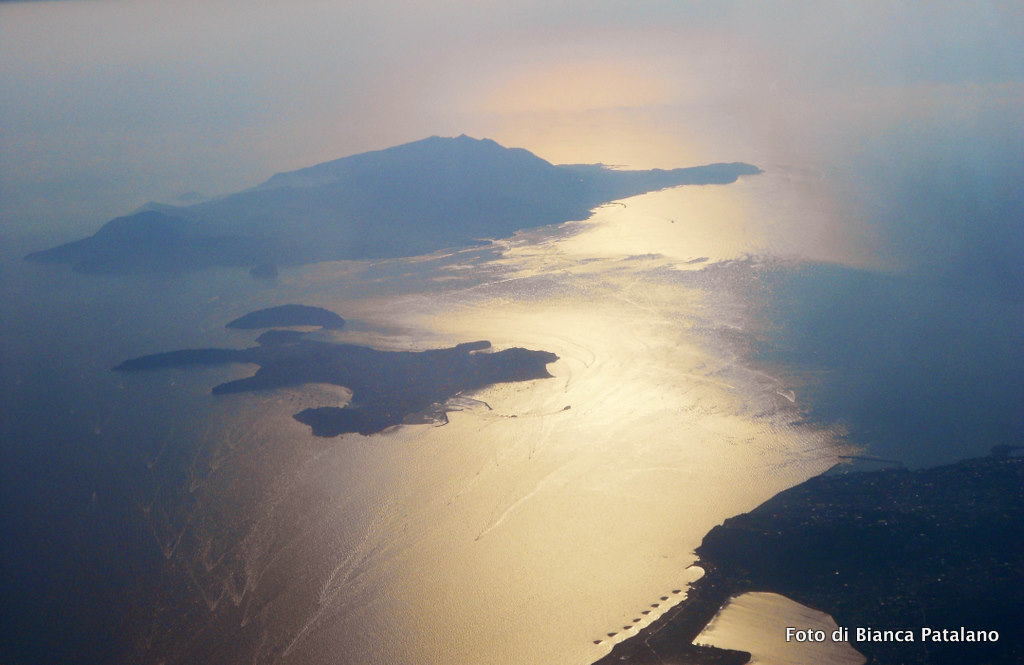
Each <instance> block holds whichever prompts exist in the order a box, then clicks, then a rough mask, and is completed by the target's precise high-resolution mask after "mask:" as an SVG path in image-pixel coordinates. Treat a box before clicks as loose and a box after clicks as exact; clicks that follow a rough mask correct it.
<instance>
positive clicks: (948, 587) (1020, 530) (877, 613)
mask: <svg viewBox="0 0 1024 665" xmlns="http://www.w3.org/2000/svg"><path fill="white" fill-rule="evenodd" d="M997 448H999V447H997ZM994 452H995V453H996V454H994V455H993V456H990V457H986V458H979V459H969V460H964V461H961V462H958V463H956V464H951V465H946V466H940V467H935V468H928V469H918V470H914V471H909V470H906V469H887V470H883V471H874V472H861V473H848V474H836V475H825V476H819V477H817V478H812V479H811V480H808V481H807V482H805V483H803V484H801V485H798V486H796V487H794V488H792V489H789V490H787V491H785V492H782V493H780V494H778V495H776V496H775V497H774V498H772V499H770V500H769V501H767V502H765V503H764V504H762V505H761V506H759V507H758V508H756V509H755V510H753V511H751V512H750V513H747V514H745V515H739V516H737V517H733V518H730V519H728V520H726V521H725V523H724V524H722V525H720V526H717V527H715V528H714V529H712V530H711V531H710V532H709V533H708V534H707V536H705V537H704V541H703V543H702V544H701V545H700V547H698V548H697V550H696V554H697V555H698V557H699V561H698V563H697V565H699V566H701V567H702V568H704V569H705V571H706V573H705V575H704V576H703V577H702V578H701V579H699V580H697V581H696V582H694V583H693V584H691V585H690V589H689V590H688V592H687V596H686V598H685V599H684V600H683V601H682V602H681V603H680V604H679V605H677V606H675V607H673V608H672V609H670V610H669V611H668V612H666V613H665V615H664V616H662V617H661V618H659V619H658V620H657V621H656V622H654V623H652V624H651V625H650V626H648V627H647V628H645V629H644V630H643V631H641V632H640V633H639V634H637V635H636V636H634V637H632V638H630V639H628V640H626V641H624V642H622V643H620V644H617V645H615V647H614V648H613V649H612V652H611V653H610V654H609V655H608V656H606V657H605V658H602V659H601V660H600V661H598V663H599V665H612V664H613V663H614V664H616V665H621V664H623V663H627V664H632V665H638V664H644V665H647V664H654V663H659V664H660V663H669V662H671V663H691V664H695V665H704V664H709V663H730V664H740V663H745V662H747V661H748V660H749V658H750V654H747V653H745V652H740V651H729V650H724V649H716V648H714V647H699V646H695V645H693V644H692V642H693V640H694V639H695V638H696V637H697V636H698V635H699V634H700V632H701V631H702V630H703V628H704V627H705V626H706V625H707V624H708V622H709V621H711V619H712V618H713V617H714V616H715V614H716V613H717V612H718V610H719V609H720V608H721V607H722V606H723V605H724V604H725V603H726V601H727V600H728V599H730V598H732V597H735V596H738V595H740V594H743V593H747V592H750V591H766V592H773V593H778V594H782V595H784V596H786V597H788V598H791V599H793V600H795V601H797V602H799V603H802V604H804V605H806V606H808V607H813V608H816V609H819V610H821V611H823V612H827V613H828V614H830V615H832V617H833V618H834V619H835V621H836V623H837V624H839V625H840V626H844V627H847V628H849V630H850V644H851V646H853V648H855V649H857V650H858V651H860V652H861V653H863V654H864V655H865V656H867V658H868V662H869V663H871V664H872V665H876V664H879V665H911V664H914V663H922V664H923V663H931V664H937V665H963V664H965V663H1021V662H1024V639H1022V638H1021V632H1020V618H1021V617H1022V616H1024V594H1022V593H1021V591H1020V590H1021V589H1022V588H1024V459H1022V458H1020V457H1012V456H1006V455H1000V454H999V453H1000V452H1003V451H1002V450H997V451H994ZM857 627H861V628H870V629H873V630H878V631H885V630H891V631H906V630H909V631H912V632H913V634H914V635H915V636H916V640H915V641H913V642H901V641H876V640H864V641H857V640H856V639H855V638H854V635H855V628H857ZM961 627H963V628H965V629H966V630H967V631H972V630H974V631H997V632H998V634H999V640H998V641H995V642H992V641H988V642H971V641H942V642H935V641H932V639H927V640H922V639H921V636H922V633H923V632H924V631H923V629H925V628H928V629H931V630H932V631H939V632H940V633H941V631H942V630H946V629H948V630H949V631H950V632H952V631H956V630H958V629H960V628H961ZM797 628H799V627H797ZM931 635H932V636H933V637H934V635H935V633H931Z"/></svg>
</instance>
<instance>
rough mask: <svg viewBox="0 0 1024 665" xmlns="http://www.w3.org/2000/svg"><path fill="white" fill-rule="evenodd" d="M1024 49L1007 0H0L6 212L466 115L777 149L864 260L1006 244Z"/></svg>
mask: <svg viewBox="0 0 1024 665" xmlns="http://www.w3.org/2000/svg"><path fill="white" fill-rule="evenodd" d="M1022 47H1024V7H1022V5H1021V4H1020V3H1017V2H960V3H950V2H945V3H944V2H900V3H808V2H739V3H720V2H677V1H671V2H669V1H665V2H659V1H647V2H644V1H641V2H610V1H598V2H595V1H593V0H590V1H588V2H581V1H573V2H560V3H552V2H542V1H539V0H528V1H525V2H514V3H510V2H469V1H463V0H455V1H452V2H444V3H417V2H407V1H404V2H403V1H398V2H356V1H352V2H326V1H322V0H321V1H312V2H308V1H306V2H299V1H293V0H277V1H264V2H246V3H242V2H236V1H229V0H213V1H212V2H193V1H191V0H186V1H184V2H173V3H172V2H143V1H138V0H62V1H54V2H48V1H42V2H0V132H2V133H0V148H2V150H0V229H2V231H0V233H3V234H4V235H6V236H8V237H9V238H12V239H16V240H20V241H21V242H23V243H27V244H29V245H31V248H32V249H36V248H40V247H42V246H45V245H46V244H47V243H51V242H54V241H66V240H71V239H74V238H76V237H79V236H81V235H84V234H86V233H90V232H92V231H94V230H95V229H96V228H98V227H99V226H100V225H101V224H102V223H103V222H105V221H107V220H108V219H110V218H112V217H114V216H117V215H119V214H124V213H126V212H128V211H130V210H132V209H134V208H135V207H137V206H139V205H142V204H144V203H146V202H147V201H151V200H159V201H164V202H171V203H178V202H182V203H184V202H189V201H191V200H194V199H195V198H196V197H198V196H215V195H220V194H224V193H228V192H232V191H237V190H238V189H241V188H244V187H249V186H252V185H255V184H257V183H258V182H260V181H262V180H264V179H266V178H267V177H269V176H270V175H272V174H273V173H276V172H280V171H285V170H290V169H294V168H299V167H302V166H307V165H311V164H314V163H318V162H322V161H326V160H329V159H334V158H337V157H341V156H344V155H348V154H353V153H357V152H362V151H365V150H372V149H378V148H384V147H388V146H391V145H396V144H399V143H403V142H407V141H412V140H416V139H419V138H423V137H426V136H430V135H442V136H454V135H458V134H462V133H467V134H469V135H471V136H476V137H488V138H493V139H495V140H497V141H498V142H499V143H502V144H503V145H507V146H516V147H524V148H527V149H529V150H531V151H532V152H534V153H536V154H538V155H539V156H541V157H543V158H545V159H548V160H549V161H552V162H555V163H570V162H603V163H607V164H615V165H623V166H630V167H635V168H651V167H662V168H666V167H676V166H689V165H694V164H700V163H708V162H715V161H746V162H750V163H754V164H756V165H758V166H760V167H762V168H764V169H766V170H771V169H776V170H778V169H788V170H789V171H791V172H792V173H795V174H802V177H801V178H800V182H799V184H798V185H794V186H795V187H799V188H801V192H802V194H803V195H806V196H808V197H824V198H826V199H828V200H829V201H830V203H831V204H832V206H831V207H832V208H833V209H834V210H835V214H834V219H830V220H829V222H828V223H830V224H834V225H835V226H836V230H837V231H836V232H837V233H838V234H839V236H840V237H842V238H845V239H846V240H847V241H848V242H849V243H851V244H854V245H857V246H859V247H862V248H863V251H864V253H866V254H870V255H871V257H872V258H873V260H877V262H878V263H879V265H883V266H885V267H888V268H892V267H894V266H896V267H899V266H908V265H909V266H914V267H919V266H931V267H933V268H934V267H935V266H937V265H940V264H941V265H947V266H948V265H954V264H957V262H967V263H971V264H974V263H975V262H976V261H977V260H978V259H985V258H988V257H989V256H990V255H995V256H996V258H997V259H999V260H1000V261H1007V260H1011V261H1012V260H1014V259H1015V258H1016V257H1017V256H1020V254H1019V253H1017V250H1021V251H1024V239H1022V237H1021V231H1020V230H1019V229H1018V228H1016V227H1019V226H1020V225H1019V224H1017V223H1016V220H1019V219H1021V218H1022V217H1021V214H1020V213H1024V205H1022V201H1021V194H1020V193H1019V191H1018V190H1019V189H1020V188H1019V187H1018V185H1017V183H1019V182H1021V176H1022V175H1024V173H1021V171H1024V164H1022V161H1024V160H1021V158H1020V155H1022V154H1024V120H1022V118H1024V56H1022V53H1024V48H1022ZM965 185H969V187H965ZM1014 215H1017V217H1016V220H1014V221H1013V222H1010V221H1008V220H1010V219H1011V218H1013V216H1014ZM996 272H997V273H998V272H999V271H998V270H997V271H996Z"/></svg>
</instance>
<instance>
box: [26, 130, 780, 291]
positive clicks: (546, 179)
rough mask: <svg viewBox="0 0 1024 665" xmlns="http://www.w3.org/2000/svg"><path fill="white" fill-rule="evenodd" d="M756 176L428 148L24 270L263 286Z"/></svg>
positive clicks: (360, 159)
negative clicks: (67, 269)
mask: <svg viewBox="0 0 1024 665" xmlns="http://www.w3.org/2000/svg"><path fill="white" fill-rule="evenodd" d="M757 173H760V170H759V169H758V168H757V167H755V166H751V165H750V164H742V163H729V164H709V165H705V166H696V167H690V168H678V169H670V170H662V169H653V170H648V171H625V170H618V169H610V168H606V167H604V166H602V165H600V164H591V165H559V166H556V165H554V164H551V163H549V162H546V161H545V160H543V159H541V158H540V157H537V156H536V155H533V154H531V153H530V152H527V151H526V150H522V149H518V148H515V149H509V148H505V147H502V146H500V145H498V144H497V143H495V142H494V141H491V140H487V139H482V140H478V139H473V138H470V137H468V136H459V137H457V138H442V137H438V136H434V137H431V138H428V139H423V140H422V141H415V142H413V143H407V144H405V145H400V146H396V147H393V148H388V149H386V150H378V151H374V152H367V153H362V154H359V155H353V156H350V157H343V158H341V159H337V160H334V161H331V162H325V163H323V164H318V165H316V166H311V167H308V168H304V169H299V170H297V171H290V172H287V173H279V174H277V175H275V176H273V177H272V178H270V179H269V180H267V181H266V182H264V183H262V184H260V185H258V186H256V187H253V188H251V189H247V190H244V191H241V192H238V193H236V194H231V195H229V196H223V197H220V198H216V199H213V200H210V201H205V202H202V203H196V204H193V205H188V206H171V205H166V204H160V203H152V204H148V205H146V206H143V207H142V208H140V209H138V210H136V211H134V212H132V213H130V214H127V215H125V216H123V217H118V218H116V219H113V220H111V221H110V222H107V223H106V224H105V225H104V226H103V227H102V228H101V229H99V230H98V231H97V232H96V233H94V234H93V235H91V236H89V237H87V238H83V239H81V240H76V241H73V242H69V243H66V244H63V245H60V246H58V247H53V248H50V249H46V250H42V251H38V252H33V253H32V254H30V255H29V256H28V257H27V258H29V259H31V260H34V261H47V262H54V263H68V264H71V265H72V266H73V267H74V269H75V270H78V271H80V272H105V273H111V272H113V273H152V272H167V271H171V272H175V271H184V270H194V269H200V268H207V267H211V266H243V267H247V268H252V269H253V274H254V276H256V277H267V278H270V277H273V276H274V275H275V274H276V273H277V267H278V266H289V265H299V264H306V263H316V262H319V261H331V260H338V259H371V258H393V257H401V256H415V255H419V254H426V253H429V252H433V251H436V250H439V249H444V248H449V247H465V246H470V245H474V244H480V243H481V242H484V241H485V240H486V239H488V238H503V237H508V236H511V235H512V234H513V233H515V232H516V231H518V230H520V229H526V228H535V227H540V226H546V225H549V224H559V223H562V222H567V221H571V220H579V219H585V218H587V217H588V216H589V214H590V211H591V210H592V209H593V208H595V207H597V206H599V205H601V204H602V203H606V202H608V201H612V200H615V199H619V198H625V197H628V196H634V195H637V194H643V193H645V192H649V191H653V190H657V189H663V188H665V187H674V186H677V185H708V184H726V183H730V182H733V181H735V180H736V179H737V178H739V177H740V176H743V175H753V174H757Z"/></svg>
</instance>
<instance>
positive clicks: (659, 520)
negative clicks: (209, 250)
mask: <svg viewBox="0 0 1024 665" xmlns="http://www.w3.org/2000/svg"><path fill="white" fill-rule="evenodd" d="M752 182H756V181H752ZM735 187H736V188H737V189H736V190H729V189H728V188H704V189H699V190H687V189H685V188H684V189H679V190H670V191H668V192H661V193H658V194H653V195H649V196H647V197H638V198H637V199H632V200H629V201H627V202H626V206H625V207H623V206H609V207H607V208H604V209H602V210H600V211H598V213H597V215H596V216H595V218H594V219H593V220H591V221H590V222H587V223H581V224H572V225H568V226H566V227H562V228H560V229H541V230H538V231H536V232H533V233H531V234H528V235H523V236H520V237H517V238H516V239H514V240H513V241H507V242H503V243H499V245H498V246H496V247H495V248H493V249H475V250H467V251H464V252H457V253H451V254H442V255H436V256H432V257H423V258H415V259H408V260H396V261H386V262H379V263H376V264H365V263H331V264H321V265H318V266H309V267H305V268H301V269H295V270H288V271H284V272H283V274H282V276H281V277H280V279H279V280H278V281H277V282H276V283H264V282H257V281H254V280H252V279H251V278H249V276H248V275H247V274H245V273H244V271H228V270H223V271H217V270H215V271H206V272H203V273H200V274H196V275H187V276H168V277H157V278H121V277H95V276H82V275H74V274H69V273H68V272H66V271H65V270H63V269H61V268H54V267H48V266H38V265H33V264H25V263H23V262H20V261H18V260H16V256H8V257H5V261H4V264H3V277H2V279H3V293H2V297H3V298H4V301H3V309H4V312H5V315H4V317H3V323H2V325H3V364H2V372H3V375H2V381H3V383H2V390H3V400H2V401H3V406H2V409H3V421H2V422H3V438H4V452H3V454H4V463H3V473H4V476H3V483H2V487H3V489H2V491H3V503H4V506H5V509H4V510H3V511H0V512H2V519H3V520H4V524H3V528H4V533H5V534H10V536H11V537H5V538H4V539H3V544H2V547H3V550H2V553H3V561H4V570H3V575H4V581H3V584H4V587H5V596H6V597H9V598H11V599H12V601H13V602H5V603H4V609H3V612H4V628H3V630H4V633H5V639H4V640H3V642H4V643H5V644H6V645H8V646H5V647H3V648H4V649H7V650H8V651H9V653H5V654H4V658H3V660H4V661H5V662H37V661H45V660H50V661H53V660H65V661H78V662H109V661H111V660H123V659H130V660H132V661H133V662H152V663H158V662H167V663H176V662H181V663H185V662H242V661H245V662H259V663H275V662H289V663H389V664H393V663H419V664H422V663H450V662H459V663H488V664H492V663H517V664H521V663H537V664H548V663H581V664H582V663H588V662H592V661H593V660H595V659H597V658H599V657H600V656H602V655H603V654H604V653H606V652H607V651H608V650H609V649H610V648H611V646H612V644H614V642H616V641H618V640H621V639H623V638H625V637H628V636H629V635H631V634H633V633H635V632H636V630H637V629H638V628H640V627H642V626H643V625H645V624H646V623H648V622H649V621H651V620H652V619H654V618H655V617H656V616H658V615H659V614H660V613H661V612H662V611H664V610H665V609H667V607H668V605H669V604H670V603H671V602H673V601H674V600H676V599H678V598H679V597H680V596H679V595H678V594H674V593H673V591H674V590H675V589H685V586H686V583H687V582H688V581H689V577H688V575H689V573H688V572H687V570H686V568H687V566H688V565H689V564H690V563H691V562H692V560H693V555H692V550H693V548H694V547H695V546H696V545H697V544H699V542H700V539H701V538H702V537H703V535H704V533H706V532H707V531H708V530H709V529H710V528H711V527H712V526H714V525H715V524H718V523H720V522H721V521H722V520H723V519H725V518H726V517H728V516H731V515H734V514H736V513H739V512H743V511H746V510H749V509H751V508H753V507H754V506H756V505H757V504H759V503H760V502H762V501H764V500H765V499H767V498H769V497H770V496H772V495H773V494H774V493H776V492H777V491H779V490H781V489H783V488H786V487H789V486H792V485H794V484H796V483H799V482H800V481H802V480H804V479H805V478H807V477H810V476H812V475H814V474H817V473H821V472H823V471H825V470H826V469H828V468H829V467H831V466H832V465H833V464H835V463H836V461H837V456H838V455H840V454H844V453H851V452H855V448H854V447H853V446H854V444H858V443H859V441H856V440H844V439H843V438H842V437H841V435H842V434H844V433H849V432H850V431H851V430H855V429H856V428H855V426H851V425H850V423H854V424H856V422H858V421H857V420H856V419H853V418H850V417H847V415H848V411H842V408H846V407H848V406H849V405H848V404H845V405H844V403H843V402H842V400H841V399H838V401H834V402H830V401H828V400H827V399H825V398H820V399H818V401H816V402H814V403H811V402H809V401H808V395H816V396H820V395H826V396H827V394H828V393H827V391H826V389H827V387H828V386H829V385H832V384H830V383H829V382H827V381H822V380H821V377H822V376H826V375H827V376H832V374H829V372H839V373H842V372H844V371H848V369H849V367H852V366H854V365H855V363H851V364H850V365H849V367H848V366H843V365H838V366H835V365H836V363H832V365H830V366H827V367H820V366H819V365H820V363H819V364H814V363H813V362H811V360H813V359H814V358H817V357H820V353H821V349H820V348H816V347H813V346H807V345H806V344H804V343H803V342H804V341H807V340H808V339H811V338H814V337H815V334H816V333H815V330H816V328H814V326H812V325H810V324H804V325H803V327H802V328H801V327H800V325H798V324H799V323H800V321H799V320H798V317H797V314H800V313H804V312H807V311H810V310H809V309H808V307H806V306H803V305H800V299H801V298H804V299H810V300H809V301H813V298H812V296H813V295H814V294H815V293H817V291H815V288H817V287H814V288H811V287H810V286H807V284H815V285H817V284H819V283H820V280H817V279H814V280H811V281H810V282H806V283H804V284H805V286H804V287H801V286H799V284H800V282H799V279H798V278H792V277H790V276H791V275H794V274H797V275H799V274H801V273H800V271H799V270H797V271H793V270H788V271H787V270H784V269H780V268H778V266H777V265H776V264H775V263H773V262H770V261H762V260H752V259H749V258H748V257H749V255H758V254H763V253H768V252H777V253H780V254H787V253H797V254H800V253H811V254H813V252H809V251H805V250H806V249H807V248H801V247H800V242H802V241H803V240H801V238H802V236H801V235H800V234H799V233H789V232H785V231H784V230H779V228H778V225H776V227H775V229H774V231H773V233H770V234H760V235H759V234H757V233H752V232H751V231H750V225H751V224H753V222H752V221H751V219H750V217H749V215H750V214H751V212H750V210H751V206H752V205H753V204H754V203H756V202H757V196H762V195H763V193H764V188H765V187H766V185H765V184H764V183H763V182H762V183H758V184H757V185H756V186H754V185H749V186H746V189H744V187H745V185H744V183H739V184H738V185H736V186H735ZM733 191H736V192H739V193H740V196H739V198H738V199H736V198H734V194H733V193H731V192H733ZM709 215H719V216H720V217H721V219H722V220H726V221H728V222H729V223H728V224H725V223H723V225H722V228H721V232H720V233H718V234H717V235H716V234H709V233H708V232H707V229H706V223H707V220H708V219H709ZM744 215H748V216H747V217H745V216H744ZM763 238H767V240H763V241H762V239H763ZM787 243H788V244H787ZM12 254H13V251H12ZM705 266H712V267H708V268H706V269H704V270H701V268H705ZM780 276H781V277H780ZM783 277H785V278H786V279H790V280H791V281H789V282H786V283H785V284H783ZM794 280H795V281H794ZM766 281H767V282H769V283H770V284H771V288H769V289H768V290H767V291H766V290H765V287H764V283H765V282H766ZM780 284H781V286H780ZM808 294H810V295H808ZM772 298H774V299H775V300H772ZM285 302H304V303H307V304H312V305H320V306H324V307H328V308H330V309H333V310H334V311H337V312H338V313H340V314H341V315H342V316H344V317H345V318H346V319H349V320H351V325H350V326H349V327H347V328H346V330H344V331H340V332H338V333H334V334H332V335H331V336H330V338H331V339H336V340H344V341H351V342H356V343H362V344H370V345H373V346H376V347H379V348H387V349H423V348H430V347H434V346H441V345H450V344H453V343H458V342H464V341H471V340H475V339H489V340H491V341H492V343H493V344H494V346H495V347H496V348H499V349H500V348H507V347H510V346H524V347H527V348H533V349H543V350H546V351H551V352H554V353H556V354H557V355H558V356H559V358H560V360H559V361H558V362H557V363H554V364H553V365H551V366H550V367H549V369H550V371H551V373H552V374H553V375H554V378H551V379H545V380H542V381H536V382H531V383H525V384H508V385H498V386H494V387H492V388H489V389H487V390H484V391H481V392H480V393H477V394H473V395H465V396H462V397H461V398H459V399H458V400H456V401H455V402H454V403H453V404H451V405H450V406H451V407H452V408H453V409H457V411H456V412H454V413H452V414H451V415H450V422H449V424H447V425H445V426H443V427H435V426H432V425H416V426H404V427H400V428H395V429H393V430H388V431H385V432H383V433H381V434H379V435H374V436H370V437H361V436H345V437H341V438H335V439H317V438H314V437H312V436H310V434H309V431H308V429H307V428H306V427H305V426H303V425H301V424H299V423H297V422H296V421H294V420H292V418H291V415H292V414H293V413H296V412H297V411H299V410H301V409H302V408H305V407H306V406H312V405H332V404H340V403H344V401H345V399H346V398H347V395H345V394H344V392H343V391H337V390H331V389H327V388H324V387H321V386H310V387H304V388H302V389H294V390H287V391H273V392H267V393H259V394H246V395H229V396H218V397H216V398H214V397H213V396H211V395H210V393H209V390H210V387H212V386H213V385H215V384H217V383H220V382H223V381H225V380H229V379H231V378H237V377H241V376H245V375H247V374H249V373H251V372H252V370H253V368H252V367H244V366H235V367H228V368H216V369H201V370H168V371H160V372H153V373H140V374H132V375H122V374H113V373H111V372H109V371H108V370H109V367H111V366H113V365H114V364H117V363H118V362H120V361H122V360H124V359H126V358H130V357H134V356H138V355H142V354H145V353H152V352H157V351H164V350H171V349H178V348H191V347H205V346H239V347H240V346H244V345H247V344H250V343H252V340H253V338H254V337H255V335H253V334H251V333H247V332H245V331H232V330H226V329H225V328H224V327H223V326H224V324H225V323H226V322H227V321H230V320H231V319H233V318H235V317H237V316H239V315H241V314H244V313H246V312H248V311H252V310H254V309H257V308H260V307H264V306H269V305H275V304H281V303H285ZM794 303H796V304H794ZM783 305H788V306H789V307H790V309H789V310H786V309H785V308H784V307H783ZM778 312H782V314H784V315H785V316H782V317H781V318H773V315H774V313H778ZM1011 314H1012V312H1011ZM819 328H820V326H819ZM832 329H838V324H836V325H835V326H833V328H832ZM794 330H795V331H797V333H799V334H797V333H793V334H789V333H788V332H787V331H794ZM772 335H775V338H776V339H777V340H799V341H801V343H796V342H795V341H794V342H793V343H792V344H789V345H788V346H787V345H786V344H783V343H782V342H779V341H776V342H774V343H772V340H773V337H772ZM801 348H804V349H808V348H813V349H814V350H816V353H817V355H814V354H810V353H807V354H804V355H801V354H800V353H799V349H801ZM842 348H846V347H842ZM786 354H790V355H788V356H787V355H786ZM801 363H802V364H801ZM989 378H990V377H989ZM1013 385H1016V384H1011V389H1012V387H1013ZM823 386H824V387H823ZM856 394H857V396H858V399H862V398H863V395H862V394H861V393H856ZM1000 394H1002V393H1000ZM883 395H884V393H883ZM1011 395H1012V393H1011ZM821 405H825V406H824V407H823V406H821ZM566 407H569V408H566ZM825 407H828V408H830V409H833V410H832V411H830V412H829V413H827V414H824V415H821V414H818V415H819V416H820V417H816V418H811V419H809V418H808V416H809V415H815V413H814V409H819V408H825ZM923 418H924V421H925V422H927V417H926V416H925V417H923ZM1010 427H1012V423H1011V424H1010ZM662 596H668V597H669V598H670V600H669V601H661V600H660V599H661V597H662ZM655 604H657V607H652V606H653V605H655ZM643 611H648V612H649V613H648V614H642V612H643ZM637 619H639V620H637ZM627 626H628V627H627ZM609 633H614V635H612V636H609ZM7 636H11V639H6V638H7ZM595 641H599V642H600V643H599V644H595V643H594V642H595Z"/></svg>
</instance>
